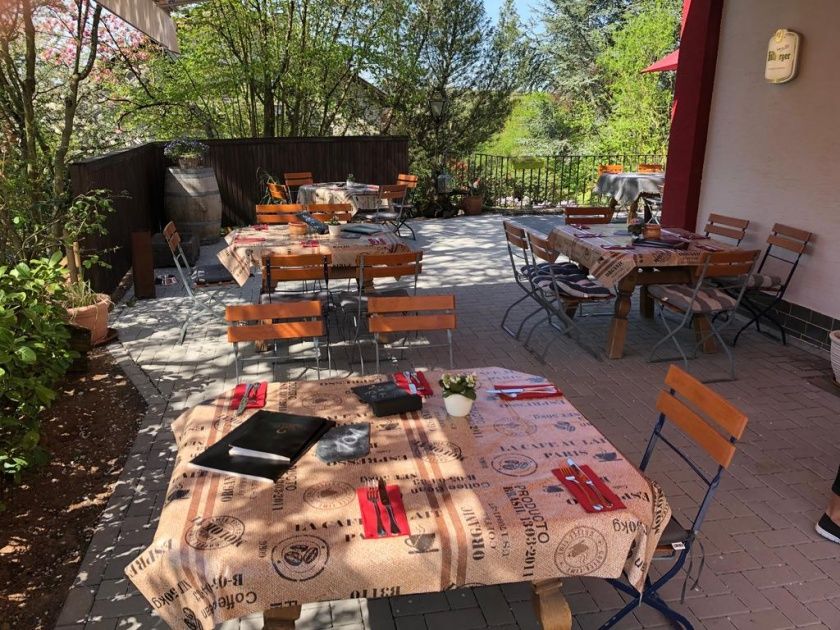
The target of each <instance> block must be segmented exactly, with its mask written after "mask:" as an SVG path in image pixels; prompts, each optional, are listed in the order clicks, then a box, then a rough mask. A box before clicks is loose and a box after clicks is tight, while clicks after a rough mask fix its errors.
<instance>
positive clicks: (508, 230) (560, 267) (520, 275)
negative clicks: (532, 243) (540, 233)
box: [501, 221, 580, 339]
mask: <svg viewBox="0 0 840 630" xmlns="http://www.w3.org/2000/svg"><path fill="white" fill-rule="evenodd" d="M502 226H503V227H504V230H505V240H506V242H507V249H508V258H510V266H511V270H512V271H513V279H514V282H516V285H517V286H518V287H519V288H520V289H522V291H523V292H524V293H525V295H523V296H522V297H520V298H519V299H517V300H516V301H515V302H513V304H511V305H510V306H508V308H507V310H506V311H505V314H504V316H503V317H502V322H501V327H502V330H504V331H505V332H506V333H507V334H509V335H510V336H511V337H513V338H515V339H519V335H521V334H522V329H523V328H524V327H525V324H526V322H527V321H528V320H529V319H531V318H532V317H533V316H534V315H537V314H538V313H541V312H542V311H543V306H542V303H541V302H540V301H539V300H538V299H537V297H536V295H535V293H536V291H537V289H535V288H534V287H533V285H532V284H531V279H530V278H531V276H532V275H533V274H534V273H535V271H538V270H541V269H544V268H545V266H546V265H555V271H556V272H557V273H560V274H569V273H580V268H579V267H578V266H577V265H575V264H574V263H556V262H555V261H554V260H553V261H551V262H550V263H548V262H544V263H541V264H540V265H537V264H535V263H534V262H533V261H532V260H531V256H530V250H529V249H528V238H527V236H526V235H525V229H524V228H523V227H522V226H520V225H518V224H516V223H513V222H511V221H502ZM555 260H556V258H555ZM546 271H547V270H546ZM529 299H531V300H534V303H535V304H536V305H537V307H536V308H535V309H534V310H533V311H532V312H531V313H529V314H528V315H526V316H525V319H523V320H522V321H521V322H520V324H519V328H517V329H516V332H514V331H513V330H512V329H511V328H508V327H507V325H506V324H505V322H506V321H507V318H508V317H509V316H510V313H511V311H512V310H513V309H514V308H516V307H517V306H518V305H519V304H521V303H522V302H525V301H527V300H529Z"/></svg>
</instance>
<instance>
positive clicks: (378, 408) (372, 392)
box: [350, 381, 423, 417]
mask: <svg viewBox="0 0 840 630" xmlns="http://www.w3.org/2000/svg"><path fill="white" fill-rule="evenodd" d="M350 389H351V391H352V392H353V393H354V394H356V396H358V397H359V400H361V401H362V402H366V403H368V404H369V405H370V407H371V409H372V410H373V415H375V416H377V417H381V416H390V415H393V414H397V413H408V412H411V411H419V410H420V409H422V408H423V398H422V397H421V396H419V395H418V394H409V393H408V392H407V391H405V390H404V389H402V388H401V387H399V386H398V385H397V384H396V383H394V382H393V381H383V382H382V383H372V384H370V385H359V386H358V387H351V388H350Z"/></svg>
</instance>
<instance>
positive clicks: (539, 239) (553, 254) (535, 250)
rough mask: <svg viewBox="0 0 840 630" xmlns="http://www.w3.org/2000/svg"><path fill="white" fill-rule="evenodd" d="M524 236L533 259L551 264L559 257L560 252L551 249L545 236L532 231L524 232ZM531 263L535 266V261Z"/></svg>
mask: <svg viewBox="0 0 840 630" xmlns="http://www.w3.org/2000/svg"><path fill="white" fill-rule="evenodd" d="M525 234H526V236H527V238H528V244H529V250H530V252H531V254H532V255H533V256H534V257H535V258H538V259H539V260H541V261H543V262H547V263H553V262H555V261H556V260H557V258H558V257H559V256H560V252H559V251H557V250H556V249H555V248H554V247H552V245H551V243H549V242H548V238H546V237H545V236H542V235H541V234H538V233H537V232H534V231H532V230H525ZM533 262H534V264H537V261H536V260H534V261H533Z"/></svg>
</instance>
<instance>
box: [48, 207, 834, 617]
mask: <svg viewBox="0 0 840 630" xmlns="http://www.w3.org/2000/svg"><path fill="white" fill-rule="evenodd" d="M524 220H525V221H526V222H529V223H530V224H531V225H533V226H535V227H545V228H550V226H551V224H552V222H553V221H556V220H557V219H556V218H554V217H532V218H529V219H524ZM500 223H501V218H500V217H498V216H482V217H471V218H465V217H461V218H456V219H451V220H447V221H418V222H416V227H417V230H418V239H419V240H418V242H419V244H420V245H422V246H423V247H424V249H425V252H426V254H425V256H426V257H425V261H424V270H423V275H422V279H421V282H420V287H421V290H422V291H425V292H434V291H446V292H452V293H454V294H455V295H456V296H457V305H458V317H459V329H458V331H457V334H456V336H455V346H456V348H455V357H456V367H465V368H466V367H473V366H491V365H500V366H505V367H509V368H513V369H517V370H522V371H525V372H531V373H534V374H542V375H545V376H546V377H547V378H548V379H550V380H551V381H553V382H555V383H557V384H558V385H559V386H560V387H561V388H562V389H563V390H564V391H565V392H566V394H567V396H568V398H569V399H570V400H571V401H572V403H573V404H574V405H575V406H576V407H577V408H578V409H579V410H580V411H581V412H582V413H583V414H584V415H585V416H586V417H587V418H588V419H589V420H591V421H592V422H593V423H594V424H595V425H596V426H597V427H598V428H599V429H600V430H601V431H602V432H603V433H604V435H606V436H607V437H608V438H609V439H610V440H611V441H612V442H613V444H615V445H616V446H617V447H618V448H619V449H621V450H622V451H623V453H624V454H625V455H626V456H627V457H628V458H629V459H631V461H639V459H640V457H641V453H642V450H643V448H644V446H645V444H646V441H647V437H648V435H649V433H650V430H651V428H652V426H653V423H654V421H655V419H656V414H655V411H654V400H655V397H656V395H657V392H658V390H659V389H660V386H661V383H662V380H663V377H664V375H665V372H666V369H667V364H666V363H648V362H647V361H646V352H647V350H648V349H649V348H650V345H651V343H652V342H653V341H655V340H657V339H659V338H660V337H661V336H662V335H663V332H662V329H661V327H660V324H659V323H655V322H651V321H648V320H640V319H639V318H638V316H637V315H636V313H634V314H633V316H632V320H631V323H630V327H629V333H628V342H627V352H626V356H625V358H624V359H622V360H619V361H597V360H596V359H595V358H593V357H591V356H590V355H588V354H586V353H585V352H583V351H582V350H581V349H580V348H579V347H578V346H577V345H576V344H575V343H574V342H572V341H571V340H569V339H567V338H561V337H559V336H558V335H557V334H556V333H555V332H554V331H553V330H552V329H550V328H548V327H547V326H543V327H542V328H541V329H539V330H538V332H537V333H536V334H535V335H534V342H533V345H534V346H535V347H537V348H543V347H544V346H545V344H547V343H549V342H552V345H551V346H550V348H549V352H548V358H547V362H546V363H545V364H542V363H540V362H539V361H538V360H537V359H536V358H535V357H534V355H532V354H531V353H529V352H528V351H526V350H525V349H524V348H523V346H522V344H521V343H520V342H518V341H516V340H514V339H512V338H510V337H508V336H506V335H504V334H503V333H502V332H501V331H500V329H499V322H500V320H501V317H502V314H503V313H504V310H505V309H506V308H507V306H508V304H510V303H511V302H512V301H513V300H514V299H516V298H517V297H519V296H520V293H519V289H518V288H517V287H516V286H515V285H514V284H513V282H512V280H511V273H510V269H509V262H508V259H507V254H506V249H505V248H504V244H503V237H502V230H501V224H500ZM214 251H215V250H214V249H213V248H210V247H208V248H204V251H203V252H202V259H203V260H204V261H205V262H213V258H214V257H213V254H214ZM256 293H257V280H256V279H252V280H251V281H250V282H249V283H248V284H247V285H246V286H245V287H244V288H243V289H235V290H230V291H229V292H227V294H226V295H225V296H224V301H226V302H235V301H242V302H250V301H252V300H253V299H254V297H255V296H256ZM158 294H159V297H158V298H157V299H155V300H147V301H138V302H136V303H134V304H131V305H129V304H123V305H121V306H119V307H118V309H117V311H116V312H115V314H114V319H115V321H114V324H113V325H114V327H115V328H117V329H118V330H119V332H120V343H119V344H114V345H112V346H111V348H112V352H113V353H114V355H115V356H116V357H117V359H118V360H119V361H120V363H121V365H122V366H123V368H124V369H125V371H126V373H127V374H128V376H129V377H131V379H132V380H133V381H134V382H135V383H136V384H137V386H138V388H139V389H140V391H141V392H142V393H143V395H144V396H145V397H146V399H147V400H148V401H149V404H150V407H149V411H148V414H147V415H146V418H145V420H144V422H143V424H142V427H141V429H140V431H139V434H138V435H137V440H136V442H135V443H134V446H133V448H132V450H131V454H130V456H129V459H128V461H127V463H126V467H125V471H124V473H123V475H122V478H121V480H120V482H119V484H118V487H117V489H116V492H115V493H114V495H113V497H112V498H111V500H110V502H109V504H108V506H107V509H106V510H105V512H104V513H103V515H102V519H101V522H100V524H99V526H98V528H97V531H96V534H95V536H94V538H93V540H92V542H91V545H90V548H89V549H88V551H87V554H86V556H85V558H84V562H83V564H82V567H81V570H80V572H79V575H78V577H77V579H76V581H75V584H74V586H73V587H72V589H71V590H70V592H69V593H68V597H67V601H66V604H65V606H64V610H63V611H62V613H61V617H60V619H59V622H58V627H59V628H60V630H70V629H71V628H73V629H77V628H86V629H89V630H94V629H107V630H113V629H115V628H126V629H144V630H145V629H147V628H158V627H164V624H163V623H162V622H161V620H160V619H159V618H157V617H155V616H154V615H153V614H152V613H151V611H150V609H149V606H148V605H147V603H146V601H145V600H144V599H143V598H142V597H141V596H140V595H139V594H138V593H137V591H136V590H135V589H134V588H133V587H132V586H131V584H130V583H129V582H128V581H127V579H126V578H125V577H124V576H123V568H124V566H125V565H126V564H127V563H128V562H129V561H131V560H132V559H133V558H134V557H135V556H136V555H137V554H138V553H139V552H140V550H142V549H143V548H144V547H145V546H146V545H148V544H149V543H150V542H151V540H152V536H153V534H154V531H155V527H156V522H157V517H158V512H159V509H160V506H161V501H162V497H163V494H164V492H165V490H166V486H167V481H168V479H169V476H170V473H171V468H172V461H173V457H174V446H173V437H172V432H171V431H170V429H169V424H170V423H171V422H172V420H173V419H174V418H175V417H177V416H178V414H179V413H181V412H182V411H183V410H184V409H186V408H188V407H189V406H190V405H193V404H195V403H196V402H198V401H200V400H202V399H204V398H208V397H211V396H214V395H216V394H218V393H219V392H221V391H223V390H224V389H226V388H229V387H231V386H232V385H233V383H234V379H233V367H232V363H231V360H232V354H231V351H230V348H229V347H228V344H227V343H226V342H225V339H224V327H223V325H222V323H221V322H220V321H208V320H207V319H206V318H205V320H204V321H203V322H202V323H200V324H196V325H194V326H192V327H191V328H190V330H189V333H188V335H187V339H186V342H185V343H184V345H182V346H177V345H176V343H175V342H176V340H177V335H178V323H179V321H180V319H181V318H182V316H183V313H184V309H185V307H186V300H185V299H183V298H182V297H181V295H180V290H179V287H178V286H174V287H165V288H161V287H159V292H158ZM523 310H524V309H523ZM586 315H587V317H584V318H582V319H581V320H580V321H581V325H582V327H583V328H584V330H585V331H586V335H587V336H588V337H589V338H590V340H591V341H592V343H593V345H596V346H598V347H603V346H604V344H605V340H606V334H607V327H608V325H609V318H608V317H599V316H597V313H594V312H592V313H590V312H588V311H587V313H586ZM518 316H520V317H521V316H523V312H522V311H519V313H518ZM735 352H736V356H737V363H738V375H739V379H738V380H737V381H734V382H729V383H719V384H715V385H714V386H713V387H714V388H715V389H716V390H717V391H719V392H720V393H722V394H723V395H724V396H726V397H727V398H729V399H730V400H731V401H732V402H733V403H734V404H735V405H737V406H738V407H740V408H741V409H742V410H743V411H744V412H746V413H747V414H748V415H749V418H750V424H749V427H748V429H747V432H746V435H745V436H744V439H743V441H742V442H741V443H740V445H739V449H738V454H737V455H736V457H735V461H734V463H733V465H732V466H731V468H730V474H728V475H727V476H726V477H725V479H724V481H723V483H722V485H721V489H720V491H719V493H718V497H717V500H716V502H715V504H714V506H713V507H712V509H711V511H710V512H709V515H708V518H707V521H706V523H705V525H704V527H703V532H702V535H701V538H700V539H701V540H702V542H703V546H704V548H705V558H706V562H705V569H704V570H703V573H702V576H701V578H700V582H699V586H698V587H697V588H695V589H691V588H689V589H688V590H687V592H686V598H685V603H684V604H680V603H679V598H680V589H681V587H682V582H683V580H682V579H681V576H680V577H678V578H676V579H674V580H673V581H672V582H671V583H670V584H669V585H668V586H667V587H666V588H665V589H663V591H662V592H663V594H664V595H665V596H666V598H667V599H668V600H669V601H671V602H674V605H675V606H676V607H677V609H678V610H680V611H681V612H683V614H685V615H686V617H688V618H689V619H690V620H691V621H692V623H693V624H694V625H695V627H696V628H714V629H716V630H723V629H726V628H737V629H738V630H747V629H757V630H772V629H774V628H793V627H809V628H840V554H839V553H838V552H840V548H838V546H837V545H835V544H832V543H830V542H827V541H825V540H823V539H822V538H820V537H819V536H818V535H817V534H816V533H815V532H814V522H815V521H816V519H818V518H819V516H820V514H821V513H822V510H823V509H824V506H825V503H826V499H827V495H828V493H829V491H830V486H831V481H832V480H833V478H834V475H835V473H836V471H837V465H838V462H840V396H838V394H837V392H832V391H831V389H830V387H829V386H828V385H829V380H828V374H829V372H830V368H829V363H828V360H827V357H825V356H819V355H815V354H811V353H809V352H806V351H804V350H802V349H800V348H795V347H791V346H788V347H784V346H781V345H779V344H777V343H775V342H774V341H771V340H768V339H766V338H764V337H762V336H761V335H758V334H757V333H755V332H750V333H749V334H744V335H742V337H741V340H740V342H739V344H738V347H737V349H736V351H735ZM334 357H335V358H336V359H338V360H340V361H344V353H343V352H342V351H340V350H337V351H336V352H334ZM406 358H407V360H409V361H411V363H407V362H403V363H402V364H401V366H405V367H406V368H407V367H408V366H409V365H412V364H413V365H414V366H415V367H416V368H418V369H431V368H437V367H448V365H447V358H446V350H445V349H437V350H434V351H433V350H426V351H420V352H416V353H414V354H409V355H407V357H406ZM263 367H265V366H263ZM339 367H342V365H339ZM343 367H344V370H342V371H337V372H335V375H336V376H342V375H346V374H347V371H346V369H347V365H346V361H345V362H344V364H343ZM723 368H724V363H723V357H722V356H721V355H705V356H702V357H701V358H699V359H696V360H694V361H692V362H691V367H690V369H691V371H692V372H693V373H694V374H696V375H698V376H699V377H701V378H704V379H706V378H710V377H714V376H716V375H719V374H720V373H721V372H722V371H723ZM257 369H259V367H257ZM298 369H299V368H294V370H298ZM386 369H388V370H393V369H394V366H391V367H389V368H386ZM401 369H404V368H402V367H401ZM294 375H296V374H294ZM285 376H286V374H281V373H278V378H285ZM303 376H304V378H315V375H314V370H309V371H308V372H306V373H305V374H304V375H303ZM650 474H651V476H653V477H654V478H655V479H657V480H658V481H659V482H660V483H661V485H662V486H663V487H664V489H665V492H666V494H667V496H668V499H669V501H670V503H671V506H672V507H673V509H674V512H675V514H676V515H678V517H679V518H680V520H681V521H682V522H684V523H688V522H690V518H689V515H691V514H693V512H692V509H693V508H694V507H695V506H696V502H697V500H698V498H699V497H700V496H701V495H700V492H701V486H700V484H699V482H698V481H696V480H695V478H693V473H692V472H691V471H690V470H688V469H687V468H686V466H685V465H681V463H680V462H677V461H674V460H673V459H663V460H661V461H660V460H656V461H655V462H654V465H653V466H652V468H651V469H650ZM697 564H698V563H697V562H695V567H696V566H697ZM689 587H690V584H689ZM564 592H565V594H566V596H567V599H568V600H569V602H570V604H571V607H572V611H573V613H574V619H575V627H576V628H581V629H590V628H597V627H598V626H599V625H600V623H602V622H603V621H604V620H605V619H606V618H608V617H609V616H610V615H611V612H614V611H615V610H616V609H618V608H619V607H621V606H622V605H623V600H622V598H621V597H620V596H619V595H618V594H617V593H616V592H615V591H614V590H613V589H612V588H611V587H610V586H609V584H608V583H607V582H605V581H603V580H597V579H571V580H567V581H566V582H565V584H564ZM529 597H530V590H529V585H527V584H524V583H522V584H509V585H504V586H501V587H499V586H488V587H481V588H474V589H460V590H456V591H451V592H447V593H432V594H428V595H418V596H414V595H411V596H402V597H396V598H393V599H380V600H345V601H340V602H329V603H322V604H316V605H308V606H305V607H304V611H303V615H302V618H301V620H300V621H299V622H298V625H297V628H299V629H316V628H342V629H344V630H350V629H359V628H363V627H364V628H372V629H374V630H386V629H392V628H396V629H398V630H421V629H425V628H433V629H435V630H438V629H441V630H443V629H448V628H458V629H460V628H486V627H489V628H493V629H494V630H503V629H509V628H523V629H531V628H538V627H539V625H538V623H537V621H536V619H535V616H534V613H533V611H532V609H531V604H530V601H529ZM665 625H667V624H666V622H665V620H664V618H663V617H662V616H661V615H660V614H659V613H657V612H655V611H653V610H652V609H650V608H641V609H637V611H636V612H635V613H634V614H633V615H631V616H629V617H628V618H626V621H625V622H624V623H622V624H620V625H619V627H620V628H639V627H644V628H653V627H657V626H665ZM261 626H262V619H261V617H259V616H256V617H247V618H243V619H241V620H236V621H232V622H227V623H225V624H223V626H222V627H223V628H224V629H225V630H234V629H238V628H241V629H242V630H246V629H249V630H250V629H252V628H253V629H257V628H260V627H261Z"/></svg>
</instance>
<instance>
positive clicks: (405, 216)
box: [391, 173, 418, 240]
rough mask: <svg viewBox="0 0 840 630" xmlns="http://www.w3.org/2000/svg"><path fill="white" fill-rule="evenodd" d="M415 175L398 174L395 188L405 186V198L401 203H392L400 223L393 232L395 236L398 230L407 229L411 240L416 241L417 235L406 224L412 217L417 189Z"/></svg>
mask: <svg viewBox="0 0 840 630" xmlns="http://www.w3.org/2000/svg"><path fill="white" fill-rule="evenodd" d="M417 181H418V177H417V175H409V174H407V173H400V174H399V175H397V186H405V197H404V198H403V199H402V200H401V201H396V200H395V201H394V202H392V204H391V205H392V207H393V208H394V210H396V211H398V212H399V213H400V222H399V224H397V227H396V229H395V230H394V231H395V232H396V233H397V234H399V233H400V228H402V227H403V226H405V227H407V228H408V230H409V231H410V232H411V239H412V240H417V235H416V234H414V228H412V227H411V225H409V224H408V220H409V219H411V218H413V217H414V201H413V199H412V197H413V196H414V191H415V190H416V189H417Z"/></svg>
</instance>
